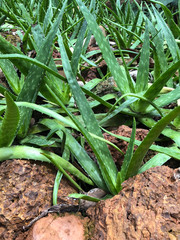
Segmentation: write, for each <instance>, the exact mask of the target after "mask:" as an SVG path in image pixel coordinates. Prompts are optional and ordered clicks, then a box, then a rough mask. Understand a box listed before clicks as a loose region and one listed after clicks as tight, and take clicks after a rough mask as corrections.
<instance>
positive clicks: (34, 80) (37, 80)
mask: <svg viewBox="0 0 180 240" xmlns="http://www.w3.org/2000/svg"><path fill="white" fill-rule="evenodd" d="M65 4H66V1H65ZM63 10H64V9H63ZM62 15H63V11H61V12H60V14H59V16H58V18H57V20H56V21H55V23H54V24H53V26H52V29H51V30H50V31H49V33H48V35H47V37H46V39H45V40H44V42H43V43H42V45H41V48H40V50H39V51H38V53H37V57H36V59H37V60H38V61H40V62H42V63H44V64H46V65H47V64H48V62H49V55H50V48H51V45H52V42H53V40H54V37H55V35H56V32H57V30H58V27H59V23H60V21H61V19H62ZM44 73H45V71H44V69H42V68H39V67H38V68H37V66H34V65H32V67H31V68H30V70H29V73H28V75H27V77H26V81H25V83H24V85H23V88H22V90H21V92H20V94H19V96H18V98H17V101H27V102H32V103H34V102H35V101H36V98H37V94H38V92H39V88H40V84H41V82H42V79H43V77H44ZM31 115H32V110H31V109H26V108H22V109H21V124H20V129H19V132H18V135H19V137H21V138H22V137H24V136H26V134H27V131H28V128H29V124H30V120H31Z"/></svg>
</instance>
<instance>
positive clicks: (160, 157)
mask: <svg viewBox="0 0 180 240" xmlns="http://www.w3.org/2000/svg"><path fill="white" fill-rule="evenodd" d="M170 158H171V157H170V156H168V155H165V154H163V153H159V154H156V155H155V156H154V157H153V158H151V159H150V160H149V161H148V162H146V163H145V164H144V165H143V166H142V167H141V168H140V169H139V170H138V174H139V173H142V172H145V171H147V170H148V169H150V168H153V167H157V166H162V165H163V164H164V163H166V162H167V161H168V160H169V159H170Z"/></svg>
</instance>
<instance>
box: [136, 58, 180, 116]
mask: <svg viewBox="0 0 180 240" xmlns="http://www.w3.org/2000/svg"><path fill="white" fill-rule="evenodd" d="M179 68H180V60H179V61H178V62H176V63H174V64H173V65H172V66H171V67H169V68H168V69H167V71H166V72H164V73H162V74H161V76H160V77H159V78H158V79H157V80H156V81H155V82H154V83H153V84H152V85H151V86H150V88H148V90H147V91H146V92H145V94H144V97H145V98H147V99H148V100H150V101H153V100H154V99H155V98H156V97H157V95H158V94H159V93H160V91H161V89H162V88H163V87H164V85H165V84H166V82H167V81H168V80H169V79H170V78H171V77H172V76H173V74H174V73H175V72H176V71H177V70H178V69H179ZM148 105H149V104H148V103H147V102H144V101H143V102H141V103H140V102H139V108H140V107H141V109H142V110H141V112H143V111H145V109H146V108H147V107H148Z"/></svg>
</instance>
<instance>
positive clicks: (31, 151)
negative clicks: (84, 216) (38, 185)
mask: <svg viewBox="0 0 180 240" xmlns="http://www.w3.org/2000/svg"><path fill="white" fill-rule="evenodd" d="M42 153H43V154H46V155H48V156H50V157H51V158H53V159H54V161H55V162H56V164H58V165H60V166H61V167H62V168H63V169H65V170H66V171H68V172H69V173H71V174H73V175H74V176H76V177H78V178H79V179H81V180H82V181H84V182H86V183H87V184H90V185H94V184H93V182H92V181H91V180H90V179H89V178H88V177H86V176H85V175H84V174H83V173H82V172H80V171H79V170H78V169H77V168H75V167H74V166H73V165H72V164H71V163H70V162H68V161H67V160H65V159H63V158H62V157H60V156H58V155H57V154H55V153H52V152H48V151H45V150H41V149H39V148H34V147H27V146H12V147H2V148H0V162H2V161H5V160H8V159H31V160H38V161H42V162H51V161H50V160H49V159H48V158H47V157H45V155H43V154H42Z"/></svg>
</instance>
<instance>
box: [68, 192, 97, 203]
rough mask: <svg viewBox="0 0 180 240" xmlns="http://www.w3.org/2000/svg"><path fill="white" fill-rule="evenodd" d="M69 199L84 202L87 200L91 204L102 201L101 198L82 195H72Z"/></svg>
mask: <svg viewBox="0 0 180 240" xmlns="http://www.w3.org/2000/svg"><path fill="white" fill-rule="evenodd" d="M68 197H71V198H77V199H83V200H87V201H91V202H99V201H100V200H101V199H99V198H95V197H91V196H88V195H85V194H80V193H71V194H69V195H68Z"/></svg>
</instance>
